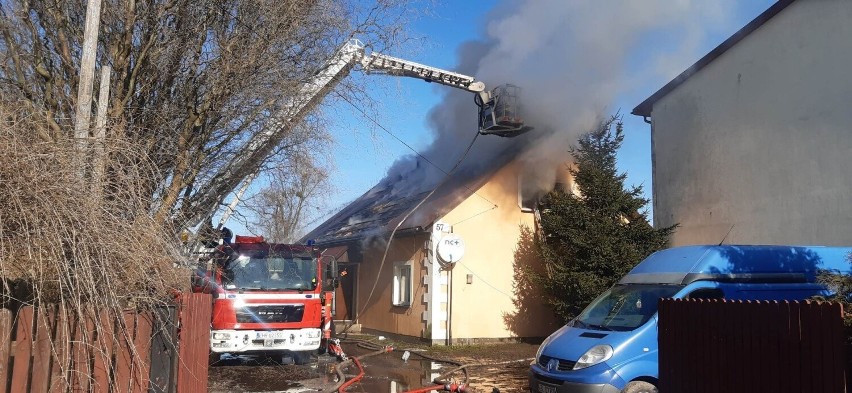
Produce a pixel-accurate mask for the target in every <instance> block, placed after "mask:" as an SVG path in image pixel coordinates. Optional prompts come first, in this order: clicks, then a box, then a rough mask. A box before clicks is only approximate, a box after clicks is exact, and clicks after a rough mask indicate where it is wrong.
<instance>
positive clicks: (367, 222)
mask: <svg viewBox="0 0 852 393" xmlns="http://www.w3.org/2000/svg"><path fill="white" fill-rule="evenodd" d="M565 154H566V157H567V155H568V154H567V152H565ZM497 156H498V157H500V160H502V162H491V163H490V165H489V168H487V169H485V170H484V171H480V172H481V173H476V174H472V173H465V172H464V171H459V172H458V173H455V174H454V175H453V176H451V177H450V179H449V181H447V182H446V183H443V185H441V186H440V187H439V188H437V190H436V191H435V193H434V194H433V195H432V196H431V197H430V198H429V199H427V201H426V202H425V203H424V204H423V205H422V206H420V207H418V208H417V209H416V210H414V213H413V214H411V215H410V217H408V219H407V220H405V222H404V223H403V224H402V225H399V228H398V230H397V232H396V234H395V236H394V238H393V241H392V242H391V247H390V248H389V250H388V252H387V257H386V258H385V260H384V263H382V259H383V256H384V254H385V246H386V244H387V243H386V241H387V239H388V237H389V235H390V232H391V231H392V230H393V229H394V228H395V227H396V226H397V224H398V223H399V222H400V220H402V219H403V218H404V217H405V216H406V215H407V214H408V213H409V212H411V211H412V209H413V208H414V207H415V206H416V205H417V204H418V203H420V202H421V201H422V200H423V198H424V197H425V196H426V195H427V194H428V193H429V191H431V189H432V188H431V187H428V186H427V187H424V184H420V182H418V181H413V182H412V181H411V180H410V179H406V178H399V177H397V178H386V179H385V180H383V181H382V182H381V183H379V184H378V185H376V186H375V187H373V189H371V190H370V191H368V192H367V193H366V194H364V195H363V196H361V197H360V198H358V199H357V200H356V201H354V202H353V203H351V204H350V205H348V206H347V207H345V208H344V209H343V210H342V211H341V212H339V213H338V214H336V215H335V216H334V217H332V218H330V219H329V220H328V221H326V222H325V223H323V224H321V225H320V226H318V227H317V228H316V229H314V230H313V231H311V232H310V233H309V234H308V235H306V236H305V237H304V238H303V239H304V240H313V241H314V242H315V243H316V244H317V245H319V246H320V247H325V248H327V250H326V251H325V254H326V255H334V256H335V257H337V258H338V260H339V261H341V262H342V263H341V267H342V269H343V270H345V271H346V274H345V275H344V276H342V279H341V281H342V284H341V287H340V288H339V290H338V293H337V296H336V304H335V309H336V310H335V316H336V317H335V319H336V320H346V321H357V323H358V324H359V325H360V326H361V327H362V328H363V329H367V330H371V331H376V332H382V333H389V334H395V335H401V336H409V337H416V338H420V339H422V340H424V341H427V342H430V343H433V344H440V345H443V344H448V343H454V344H455V343H472V342H489V341H504V340H516V339H519V338H532V337H544V336H547V335H549V334H550V333H552V332H553V331H554V330H556V329H557V328H558V327H559V324H558V322H557V320H556V318H555V317H554V316H553V312H552V311H551V310H550V309H549V308H547V307H546V306H544V305H543V302H542V300H541V298H536V297H535V296H534V295H535V294H534V293H532V292H531V291H530V290H529V288H528V287H525V286H524V285H522V283H519V282H518V277H517V274H518V272H519V271H520V267H521V266H522V265H531V266H535V265H536V264H537V263H538V261H536V260H535V259H534V258H532V257H531V256H530V255H528V254H524V253H522V252H519V253H516V251H517V250H519V249H521V250H522V249H523V248H522V247H520V245H519V240H520V237H521V236H520V234H521V227H522V226H525V227H527V228H530V229H531V230H533V229H534V226H535V218H534V216H535V214H534V209H531V208H529V207H530V206H531V205H529V204H532V203H534V201H535V197H536V196H541V195H542V194H543V192H542V191H539V192H537V193H535V195H532V196H530V195H521V193H519V190H520V189H521V188H522V185H523V184H524V182H525V181H526V180H529V179H524V176H523V174H524V169H523V168H524V165H523V164H521V162H520V161H519V160H518V159H517V157H519V156H520V153H518V152H514V153H505V152H504V153H503V154H499V155H497ZM564 165H565V164H564V162H563V163H561V164H559V165H554V167H553V168H548V169H547V170H542V168H536V170H534V171H532V172H530V174H532V173H535V174H541V172H548V173H549V174H551V175H552V174H554V173H556V174H559V176H562V177H563V178H562V179H556V178H551V179H550V180H549V183H550V188H551V189H552V187H553V186H554V185H555V184H556V183H557V182H559V183H567V182H568V181H569V179H568V178H567V177H568V176H570V175H569V173H568V171H567V170H566V168H565V166H564ZM406 182H407V184H406ZM412 190H417V191H413V192H412ZM406 192H411V194H410V195H409V194H406ZM524 200H526V202H524ZM524 204H527V205H529V206H522V205H524ZM453 239H461V240H462V242H463V248H462V247H460V245H454V244H452V243H453V242H452V240H453ZM442 242H443V244H442ZM527 245H529V244H527ZM519 247H520V248H519ZM461 252H463V255H462V256H461V258H460V259H459V260H458V261H457V262H456V263H455V264H454V265H452V266H453V267H452V269H450V270H446V269H444V268H442V267H447V266H450V265H451V264H449V263H448V262H450V261H452V260H455V259H457V258H458V256H459V253H461ZM454 253H455V255H451V254H454ZM442 256H443V258H442ZM339 328H340V325H338V329H339Z"/></svg>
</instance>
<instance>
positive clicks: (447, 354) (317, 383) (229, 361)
mask: <svg viewBox="0 0 852 393" xmlns="http://www.w3.org/2000/svg"><path fill="white" fill-rule="evenodd" d="M359 338H360V339H367V340H369V341H370V343H369V345H368V346H375V345H392V346H394V350H393V351H392V352H389V353H382V354H380V355H374V356H367V357H363V358H362V360H361V364H362V365H363V367H364V372H365V375H364V377H363V378H362V379H361V381H360V382H357V383H355V384H353V385H351V386H349V387H348V388H347V389H346V391H347V392H365V393H401V392H405V391H408V390H412V389H417V388H421V387H424V386H431V385H432V383H431V381H432V380H433V379H434V378H436V377H438V376H439V375H441V374H443V373H445V372H447V371H449V370H451V369H454V368H456V367H457V365H456V364H452V363H445V362H443V361H444V360H446V361H453V362H455V363H457V364H482V365H478V366H474V367H470V368H468V378H469V379H468V383H469V387H468V389H467V390H466V391H468V392H485V393H492V392H494V391H495V390H494V389H497V390H498V391H499V392H501V393H522V392H527V391H528V389H527V370H528V368H529V359H531V358H532V357H533V356H534V355H535V351H536V349H537V348H538V346H537V345H535V344H494V345H477V346H454V347H428V346H424V345H411V344H405V343H392V342H388V341H378V340H375V338H373V337H366V336H365V337H359ZM362 346H363V344H362ZM343 349H344V350H345V351H346V353H347V354H348V355H350V356H364V355H368V354H370V353H372V352H374V351H373V349H372V348H362V347H359V346H358V343H356V342H346V341H344V342H343ZM406 350H408V352H409V357H408V360H407V361H403V359H402V357H403V354H404V353H405V351H406ZM432 359H437V360H441V361H434V360H432ZM283 360H284V361H285V362H287V361H289V359H283ZM518 360H520V361H518ZM338 363H339V361H338V360H337V359H334V358H331V357H327V356H322V357H318V358H316V359H315V362H313V363H312V364H310V365H294V364H283V363H282V362H281V361H280V359H266V358H247V357H240V358H227V357H226V358H225V359H223V361H220V362H219V363H218V364H216V365H214V366H211V367H210V370H209V372H210V376H209V383H208V388H209V391H210V392H287V393H302V392H329V391H331V389H332V388H333V387H334V386H335V385H336V384H337V376H336V373H335V371H334V370H335V365H337V364H338ZM344 373H345V375H346V376H347V379H349V378H351V377H352V376H354V375H355V374H357V373H358V369H357V367H355V366H354V365H353V366H351V367H348V368H346V369H345V370H344ZM462 378H463V374H462V373H461V372H457V373H455V374H454V375H453V379H455V380H457V381H460V382H461V381H462Z"/></svg>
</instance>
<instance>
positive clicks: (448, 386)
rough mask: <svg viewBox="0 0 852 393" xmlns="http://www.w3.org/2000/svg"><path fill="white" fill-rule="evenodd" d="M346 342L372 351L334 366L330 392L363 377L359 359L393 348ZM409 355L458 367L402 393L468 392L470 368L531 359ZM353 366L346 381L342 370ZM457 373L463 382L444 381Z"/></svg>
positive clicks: (359, 341) (341, 391)
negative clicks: (354, 369)
mask: <svg viewBox="0 0 852 393" xmlns="http://www.w3.org/2000/svg"><path fill="white" fill-rule="evenodd" d="M347 341H350V342H356V343H357V345H358V347H360V348H365V349H372V350H374V351H373V352H370V353H367V354H365V355H361V356H355V357H351V358H348V359H345V360H344V361H343V362H341V363H338V364H337V365H336V366H335V372H336V373H337V376H338V379H339V382H338V383H337V385H335V386H334V387H333V388H332V389H331V391H332V392H339V393H343V392H346V388H348V387H349V386H351V385H352V384H354V383H356V382H358V381H360V380H361V378H363V377H364V367H363V365H362V364H361V362H360V360H361V359H364V358H368V357H371V356H376V355H380V354H383V353H387V352H392V351H394V348H393V347H391V346H380V345H377V344H375V343H373V342H370V341H364V340H347ZM341 352H342V350H341ZM410 353H411V354H413V355H416V356H419V357H421V358H423V359H427V360H431V361H434V362H438V363H446V364H453V365H456V366H458V367H456V368H453V369H451V370H449V371H447V372H445V373H443V374H441V375H439V376H438V377H436V378H435V379H433V380H432V383H433V385H429V386H423V387H419V388H416V389H413V390H407V391H405V392H403V393H426V392H430V391H432V390H437V391H444V392H458V393H462V392H467V391H468V390H467V389H468V370H467V369H468V368H470V367H481V366H496V365H502V364H511V363H518V362H529V361H530V360H531V358H526V359H517V360H509V361H504V362H496V363H493V362H491V363H469V364H461V363H459V362H455V361H451V360H446V359H439V358H435V357H432V356H429V355H425V354H422V353H419V352H410ZM353 364H354V365H355V366H356V367H358V374H357V375H356V376H354V377H352V378H351V379H348V380H347V379H346V376H345V375H344V374H343V371H342V370H344V369H346V368H347V367H349V366H351V365H353ZM459 371H461V372H462V373H463V374H464V376H463V381H462V382H461V383H458V382H453V381H449V380H446V378H448V377H450V376H452V375H453V374H455V373H457V372H459Z"/></svg>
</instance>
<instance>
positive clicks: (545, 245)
mask: <svg viewBox="0 0 852 393" xmlns="http://www.w3.org/2000/svg"><path fill="white" fill-rule="evenodd" d="M623 140H624V134H623V125H622V122H621V118H620V117H619V116H613V117H611V118H609V119H607V120H605V121H602V122H601V123H600V124H599V126H598V127H597V128H596V129H595V130H593V131H591V132H589V133H587V134H585V135H583V136H582V137H581V138H580V140H579V143H578V146H577V147H575V148H572V149H571V150H570V153H571V155H572V156H573V158H574V164H573V165H572V166H570V167H569V169H568V170H569V171H570V173H571V174H572V175H573V177H574V182H575V185H576V188H575V190H576V191H573V190H564V189H556V190H554V191H553V192H551V193H549V194H547V195H546V196H545V197H544V198H543V199H542V201H541V202H540V205H539V208H540V213H541V220H540V225H541V233H542V236H540V237H539V238H538V239H537V246H538V250H539V252H540V255H541V258H542V260H543V262H544V266H545V271H543V272H537V273H532V275H533V277H534V280H535V281H536V282H538V283H539V285H540V287H541V288H542V289H543V291H544V294H545V295H546V298H547V299H548V300H547V301H548V302H549V303H550V305H551V306H552V308H553V310H554V312H555V313H556V315H558V316H559V317H561V318H563V319H564V320H565V321H567V320H570V319H572V318H574V317H575V316H576V315H577V314H579V313H580V312H581V311H582V310H583V308H584V307H585V306H586V305H587V304H589V303H590V302H591V301H592V300H594V298H595V297H597V296H598V295H599V294H601V293H602V292H604V291H605V290H606V289H607V288H609V287H610V286H612V285H613V284H615V283H616V282H617V281H618V280H619V279H620V278H621V277H622V276H623V275H624V274H626V273H627V272H628V271H630V269H631V268H633V266H635V265H636V264H637V263H638V262H640V261H641V260H642V259H644V258H645V257H646V256H648V255H649V254H651V253H652V252H654V251H657V250H659V249H662V248H664V247H665V246H666V245H667V243H668V239H669V236H670V235H671V233H672V232H673V231H674V229H675V228H676V226H677V225H673V226H671V227H667V228H659V229H655V228H653V227H652V226H651V225H650V223H649V222H648V218H647V211H646V210H644V209H645V206H646V205H647V204H648V202H649V201H648V199H646V198H644V197H643V196H642V187H641V186H633V187H630V188H628V189H626V188H625V186H624V181H625V179H626V177H627V175H626V174H625V173H621V174H619V173H618V170H617V168H616V153H617V151H618V149H619V148H620V147H621V144H622V142H623Z"/></svg>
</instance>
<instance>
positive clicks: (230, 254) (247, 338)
mask: <svg viewBox="0 0 852 393" xmlns="http://www.w3.org/2000/svg"><path fill="white" fill-rule="evenodd" d="M228 240H229V239H227V238H226V239H224V241H223V242H222V244H221V245H218V246H216V247H215V248H214V249H213V250H212V252H210V253H209V258H207V259H206V261H202V263H201V264H200V266H199V268H198V269H197V270H196V271H195V273H194V274H193V280H192V290H193V292H203V293H209V294H211V295H212V297H213V318H212V321H211V325H210V326H211V327H210V361H211V362H215V361H218V360H219V358H220V355H221V354H223V353H230V354H236V355H239V354H249V355H276V356H282V357H284V358H286V357H289V358H290V359H292V360H293V361H294V362H295V363H297V364H304V363H308V362H310V361H311V358H312V356H311V355H312V354H313V353H317V352H321V351H320V350H323V349H325V348H326V346H327V345H328V340H329V338H330V336H331V328H332V323H331V319H332V315H331V304H332V300H333V294H334V288H335V287H336V286H337V264H336V261H335V260H334V259H333V258H331V257H327V258H323V257H322V256H321V255H320V251H319V250H318V249H317V248H315V247H312V246H307V245H295V244H276V243H267V242H266V241H265V240H264V238H263V237H261V236H236V240H235V241H234V242H230V241H228Z"/></svg>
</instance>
